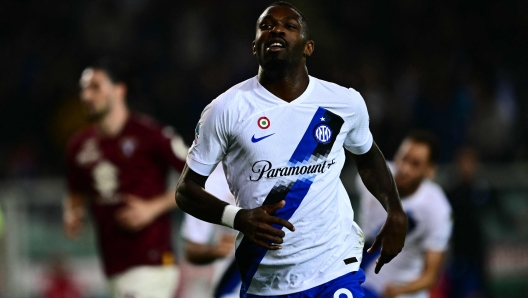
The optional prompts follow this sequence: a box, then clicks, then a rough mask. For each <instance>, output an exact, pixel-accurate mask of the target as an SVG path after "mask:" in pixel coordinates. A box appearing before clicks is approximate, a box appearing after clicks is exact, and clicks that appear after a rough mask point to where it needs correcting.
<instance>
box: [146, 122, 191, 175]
mask: <svg viewBox="0 0 528 298" xmlns="http://www.w3.org/2000/svg"><path fill="white" fill-rule="evenodd" d="M154 137H155V141H154V143H155V144H156V146H155V150H156V155H157V157H158V158H161V159H162V161H163V163H166V164H169V165H171V166H172V167H173V168H174V169H176V170H178V171H179V172H181V171H183V167H184V166H185V158H186V156H187V150H188V147H187V145H185V142H184V141H183V138H182V137H181V136H180V135H178V134H177V133H176V132H175V131H174V129H173V128H172V127H170V126H166V127H164V128H162V129H160V131H158V133H156V134H155V135H154Z"/></svg>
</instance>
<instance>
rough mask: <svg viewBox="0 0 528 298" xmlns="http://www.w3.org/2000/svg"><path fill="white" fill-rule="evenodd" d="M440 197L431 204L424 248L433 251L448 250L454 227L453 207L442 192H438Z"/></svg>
mask: <svg viewBox="0 0 528 298" xmlns="http://www.w3.org/2000/svg"><path fill="white" fill-rule="evenodd" d="M438 196H439V199H441V200H437V201H436V202H435V203H433V204H430V205H429V212H428V223H427V229H428V232H427V233H426V235H427V236H426V237H425V239H424V243H423V246H424V247H423V248H424V249H425V250H431V251H439V252H442V251H445V250H447V247H448V244H449V239H450V237H451V231H452V228H453V221H452V219H451V208H450V207H449V203H448V201H447V198H446V197H445V195H444V194H443V192H442V193H440V194H438Z"/></svg>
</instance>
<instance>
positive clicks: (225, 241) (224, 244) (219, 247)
mask: <svg viewBox="0 0 528 298" xmlns="http://www.w3.org/2000/svg"><path fill="white" fill-rule="evenodd" d="M235 238H236V237H235V235H230V234H223V235H222V236H221V237H220V239H219V240H218V242H217V243H215V244H212V245H208V244H201V243H195V242H191V241H188V240H187V241H185V256H186V257H187V260H188V261H189V262H191V263H192V264H195V265H206V264H209V263H212V262H214V261H216V260H217V259H223V258H225V257H227V256H228V255H230V254H231V253H232V252H233V251H234V249H235Z"/></svg>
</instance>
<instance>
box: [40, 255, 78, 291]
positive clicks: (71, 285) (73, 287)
mask: <svg viewBox="0 0 528 298" xmlns="http://www.w3.org/2000/svg"><path fill="white" fill-rule="evenodd" d="M44 279H45V280H44V284H45V286H44V289H43V291H42V295H41V296H42V297H43V298H82V297H84V295H83V294H82V292H83V290H82V287H81V285H80V284H79V283H78V282H77V281H76V280H75V279H74V278H73V276H72V272H71V271H70V270H69V269H68V267H67V265H66V264H65V259H64V257H62V256H61V255H56V256H54V257H53V258H51V264H50V266H49V268H48V271H47V272H46V275H45V276H44Z"/></svg>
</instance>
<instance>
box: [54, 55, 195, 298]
mask: <svg viewBox="0 0 528 298" xmlns="http://www.w3.org/2000/svg"><path fill="white" fill-rule="evenodd" d="M115 69H116V68H115V67H114V66H113V64H112V62H110V61H103V62H100V63H98V64H95V65H93V66H91V67H88V68H87V69H85V70H84V72H83V73H82V76H81V80H80V85H81V95H80V97H81V100H82V102H83V104H84V105H85V106H86V110H87V112H88V115H89V118H90V120H91V122H92V123H91V125H90V126H89V127H87V128H85V129H82V130H81V131H79V132H78V133H77V134H76V135H75V136H74V137H73V138H72V139H71V140H70V143H69V146H68V152H67V171H68V194H67V197H66V199H65V203H64V229H65V233H66V235H67V236H68V237H71V238H74V237H76V236H77V235H78V234H79V232H80V230H81V228H82V226H83V220H84V218H85V215H86V209H87V208H89V209H90V210H91V212H92V213H93V218H94V220H95V223H96V230H97V234H98V242H99V248H100V254H101V256H102V259H103V266H104V271H105V274H106V275H107V276H108V278H109V283H110V289H111V294H112V297H120V298H123V297H131V298H132V297H133V298H141V297H156V298H157V297H159V298H162V297H163V298H169V297H173V295H174V292H175V290H176V287H177V283H178V279H179V272H178V270H177V268H176V267H175V266H174V257H173V253H172V245H171V223H170V216H169V213H168V211H169V210H171V209H173V208H175V207H176V203H175V201H174V190H168V189H167V185H166V181H167V174H168V171H169V167H170V166H172V167H174V168H175V169H177V170H178V171H181V170H182V168H183V165H184V158H185V156H186V154H187V148H186V146H185V144H184V143H183V141H182V139H181V138H180V137H178V136H177V135H175V134H174V133H173V132H172V131H171V130H170V129H169V128H165V129H164V128H163V127H161V126H160V125H159V124H157V123H156V122H154V121H153V120H151V119H150V118H148V117H146V116H143V115H138V114H133V113H131V112H129V109H128V107H127V104H126V100H125V98H126V92H127V88H126V85H125V83H124V81H123V79H122V77H121V76H120V74H119V71H116V70H115ZM85 203H86V204H85ZM88 206H89V207H88Z"/></svg>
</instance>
